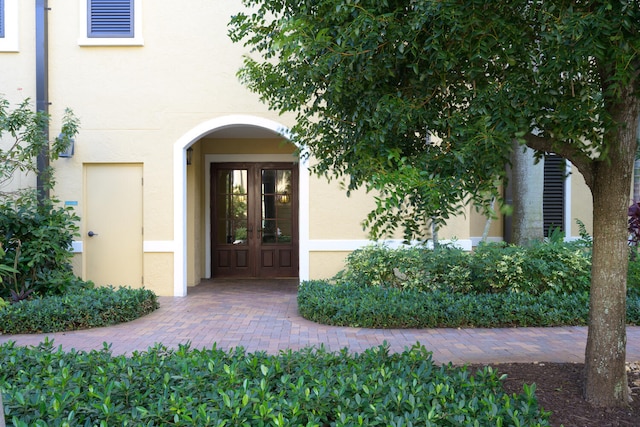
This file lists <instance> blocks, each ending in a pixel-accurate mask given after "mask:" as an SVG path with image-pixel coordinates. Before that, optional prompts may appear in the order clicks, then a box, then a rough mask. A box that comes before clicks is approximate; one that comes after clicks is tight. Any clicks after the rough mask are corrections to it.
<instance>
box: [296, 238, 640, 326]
mask: <svg viewBox="0 0 640 427" xmlns="http://www.w3.org/2000/svg"><path fill="white" fill-rule="evenodd" d="M590 269H591V260H590V251H589V246H588V244H585V243H584V242H577V243H572V244H564V243H559V242H555V243H553V242H552V243H539V244H535V245H533V246H531V247H528V248H521V247H516V246H506V245H502V244H490V245H483V246H480V247H479V248H477V250H476V251H474V252H473V253H469V252H464V251H462V250H460V249H456V248H450V247H445V248H443V249H441V250H438V251H433V250H429V249H424V248H406V249H389V248H386V247H383V246H370V247H366V248H363V249H361V250H357V251H354V252H353V253H352V254H350V255H349V256H348V257H347V268H346V269H345V270H344V271H343V272H341V273H339V274H338V275H336V276H335V277H334V278H333V279H331V280H329V281H322V280H319V281H309V282H305V283H303V284H302V286H301V287H300V290H299V292H298V309H299V311H300V314H301V315H302V316H303V317H305V318H306V319H309V320H312V321H315V322H318V323H323V324H328V325H335V326H355V327H367V328H433V327H487V328H490V327H510V326H523V327H524V326H566V325H585V324H587V321H588V311H589V285H590V279H591V272H590ZM638 271H640V261H638V260H635V261H632V262H631V263H630V267H629V272H630V274H629V292H628V300H627V321H628V323H629V324H634V325H637V324H640V279H637V278H638V277H640V273H638Z"/></svg>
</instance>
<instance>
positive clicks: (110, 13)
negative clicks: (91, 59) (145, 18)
mask: <svg viewBox="0 0 640 427" xmlns="http://www.w3.org/2000/svg"><path fill="white" fill-rule="evenodd" d="M79 1H80V38H79V40H78V43H79V44H80V45H81V46H142V45H143V44H144V42H143V40H142V32H141V28H142V20H141V9H142V0H79Z"/></svg>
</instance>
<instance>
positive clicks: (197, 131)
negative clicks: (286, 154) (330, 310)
mask: <svg viewBox="0 0 640 427" xmlns="http://www.w3.org/2000/svg"><path fill="white" fill-rule="evenodd" d="M237 127H249V128H251V127H253V128H262V129H266V130H270V131H272V132H273V133H274V134H277V135H280V136H281V137H282V138H286V139H287V140H289V141H290V142H291V143H292V144H294V145H297V144H296V142H295V140H294V139H293V137H292V133H291V131H290V129H289V127H288V126H287V125H285V124H283V123H280V122H277V121H275V120H270V119H267V118H265V117H259V116H252V115H247V114H229V115H222V116H220V117H216V118H213V119H209V120H204V121H202V122H200V123H198V124H196V125H195V126H193V127H192V128H190V129H188V130H187V131H185V133H183V134H182V135H181V136H179V137H178V139H177V140H176V141H175V142H174V143H173V162H172V166H173V239H172V240H170V241H167V246H166V247H164V250H165V251H166V252H172V253H173V295H174V296H177V297H184V296H186V295H187V149H188V148H189V147H191V146H192V145H194V144H196V143H198V142H199V141H200V140H201V139H202V138H204V137H206V136H207V135H210V134H212V133H214V132H216V131H218V130H223V129H231V128H237ZM297 146H298V148H299V149H300V150H301V152H302V153H304V154H303V155H301V156H300V158H299V164H298V180H299V183H298V190H299V193H298V226H299V234H298V237H299V242H298V243H299V256H300V257H299V263H300V264H299V267H298V277H299V279H300V280H308V279H309V277H310V276H309V274H310V264H309V261H310V259H309V255H310V246H309V245H310V242H309V215H310V211H309V184H310V172H309V157H308V156H307V155H306V154H307V153H308V152H307V150H306V149H305V148H304V147H301V146H299V145H297ZM260 157H261V158H265V155H261V156H260ZM204 167H205V169H206V167H207V163H205V166H204ZM204 174H205V175H206V171H205V173H204ZM205 185H206V178H205ZM205 208H206V207H205ZM205 240H206V239H205ZM210 249H211V248H209V251H210ZM208 255H209V256H210V255H211V254H210V253H209V254H208ZM210 275H211V271H210V270H209V275H208V276H207V277H211V276H210Z"/></svg>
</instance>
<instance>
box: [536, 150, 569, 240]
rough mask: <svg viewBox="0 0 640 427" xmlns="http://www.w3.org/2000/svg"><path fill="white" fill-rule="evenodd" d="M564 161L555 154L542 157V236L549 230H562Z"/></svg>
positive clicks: (546, 234) (547, 233)
mask: <svg viewBox="0 0 640 427" xmlns="http://www.w3.org/2000/svg"><path fill="white" fill-rule="evenodd" d="M565 168H566V166H565V160H564V159H563V158H562V157H560V156H557V155H555V154H548V155H546V156H545V157H544V190H543V191H544V193H543V196H542V212H543V217H544V235H545V236H546V237H548V236H549V230H550V229H551V228H552V227H553V228H559V229H560V230H562V231H565V229H564V201H565V200H564V199H565V192H564V181H565V179H566V171H565Z"/></svg>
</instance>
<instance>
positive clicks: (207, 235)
mask: <svg viewBox="0 0 640 427" xmlns="http://www.w3.org/2000/svg"><path fill="white" fill-rule="evenodd" d="M275 138H277V139H279V140H280V141H284V143H285V144H287V143H288V144H289V145H291V142H289V141H290V139H289V133H288V129H287V128H286V127H285V126H283V125H282V124H280V123H277V122H274V121H271V120H267V119H263V118H258V117H253V116H243V115H242V116H241V115H234V116H225V117H221V118H217V119H213V120H209V121H207V122H204V123H202V124H201V125H199V126H197V127H195V128H194V129H192V130H191V131H189V132H188V133H187V134H185V135H184V136H183V137H181V138H180V139H179V140H178V141H177V142H176V143H175V144H174V171H175V174H174V245H175V246H174V295H175V296H184V295H186V293H187V284H188V280H187V272H188V271H189V269H190V268H191V269H193V265H192V264H189V263H190V262H191V263H192V262H193V257H192V254H193V244H192V243H193V242H192V239H193V238H194V233H199V232H201V233H202V236H200V235H198V236H199V238H201V239H202V246H201V247H202V251H201V254H200V255H199V256H202V259H203V260H204V261H203V263H202V265H200V266H199V267H198V268H200V269H201V271H202V276H201V277H204V278H208V277H212V276H215V275H216V274H217V273H220V272H221V270H220V269H219V268H218V267H220V265H215V263H213V262H212V259H213V258H212V257H214V256H217V257H218V258H216V259H218V260H220V261H221V262H222V264H223V266H224V265H228V264H225V262H226V260H225V257H229V256H230V257H233V256H236V258H235V259H236V260H237V259H238V258H237V255H238V252H239V251H240V246H241V244H239V243H238V242H240V241H242V240H243V239H242V237H243V235H242V233H243V232H245V233H252V237H253V238H254V241H253V242H252V243H249V242H248V241H247V242H246V246H251V247H250V248H248V247H247V248H246V249H251V250H252V251H253V252H251V253H249V252H246V253H243V254H240V257H243V256H245V255H246V256H249V257H252V258H251V259H252V260H253V261H251V264H249V262H248V261H247V264H246V265H247V266H248V268H250V269H251V268H253V269H254V271H255V276H257V277H260V276H265V275H266V276H269V277H274V276H276V277H277V276H286V277H291V276H292V275H297V276H298V277H299V278H300V279H301V280H305V279H306V278H308V275H309V265H308V259H309V256H308V253H309V252H308V240H309V227H308V221H309V172H308V167H307V164H306V161H298V160H297V159H296V158H293V157H292V154H291V153H289V154H288V155H287V154H283V153H277V152H274V150H273V149H268V148H265V147H266V146H268V145H269V144H267V142H268V141H270V143H271V144H272V143H273V140H274V139H275ZM247 141H249V142H247ZM261 142H264V143H265V144H263V146H260V143H261ZM242 144H244V145H242ZM272 146H273V145H271V147H272ZM230 147H231V148H230ZM189 148H191V149H193V148H195V150H194V152H195V153H197V155H198V161H197V162H192V164H191V165H189V166H187V149H189ZM270 150H271V151H270ZM194 167H195V168H199V169H197V170H198V171H199V173H201V178H202V182H201V184H202V197H203V200H202V211H203V218H204V223H203V227H202V228H203V230H201V231H198V227H195V229H194V227H187V224H188V222H189V221H188V219H189V217H188V215H187V210H188V209H187V207H188V206H187V204H188V201H187V200H188V197H190V194H191V193H193V189H192V188H191V187H188V185H187V175H188V174H187V171H189V177H190V181H189V182H190V183H191V182H192V180H193V178H192V175H193V170H194V169H187V168H194ZM212 170H214V171H223V172H222V175H221V176H224V175H225V174H226V176H227V177H229V176H233V174H237V173H236V172H229V171H242V170H246V171H247V173H249V172H248V171H249V170H251V171H252V172H251V173H252V174H253V176H254V178H253V181H254V182H253V183H252V185H253V186H254V190H253V191H252V193H251V194H249V192H248V191H247V192H246V193H242V194H240V193H238V194H236V195H235V196H234V193H233V191H231V192H226V193H225V191H224V189H223V187H224V186H222V187H220V188H218V189H216V188H215V185H216V184H215V183H216V182H219V180H220V176H218V177H216V173H217V172H214V174H213V175H212V174H211V171H212ZM224 171H226V172H224ZM286 171H289V172H290V173H291V174H290V176H288V173H287V172H286ZM258 177H260V179H258ZM263 178H264V179H265V180H266V181H264V180H263ZM289 178H290V179H291V185H292V187H291V190H293V189H294V187H293V185H294V184H295V191H296V194H295V200H294V197H293V194H288V191H289V190H287V189H286V181H287V179H289ZM198 179H199V178H198ZM247 179H248V176H247ZM278 180H280V184H281V185H280V187H279V188H275V187H274V186H275V185H276V184H277V181H278ZM283 180H284V181H283ZM212 183H214V184H213V186H212ZM283 183H284V185H282V184H283ZM190 185H191V184H190ZM270 188H271V190H270ZM258 189H260V191H258ZM216 197H219V198H220V200H224V199H229V200H231V199H233V198H234V197H235V198H236V199H238V200H239V199H242V198H243V197H247V198H249V197H251V198H253V202H252V203H253V207H252V208H251V209H252V210H251V212H249V211H247V213H246V215H247V220H246V224H244V225H246V226H245V227H243V226H242V225H237V224H236V225H234V224H233V223H232V222H229V221H230V220H234V218H230V217H228V216H227V217H225V216H224V215H223V214H221V212H223V211H224V209H227V208H231V207H232V206H231V204H230V205H228V206H222V209H215V208H214V209H213V210H212V209H211V206H219V207H220V206H221V205H216V204H215V202H216ZM288 197H289V198H290V199H289V200H287V198H288ZM238 200H236V201H238ZM283 202H288V203H283ZM292 203H294V204H292ZM285 205H288V206H285ZM287 209H292V211H291V212H295V217H291V218H290V221H291V222H290V223H289V222H288V221H289V219H287V218H285V217H284V216H286V215H285V214H286V212H287ZM228 212H231V211H229V210H228ZM212 221H213V223H212ZM216 221H219V223H218V224H216ZM249 221H252V223H251V224H250V223H249ZM279 222H280V223H279ZM265 225H266V227H265ZM287 227H290V231H292V233H291V237H292V238H293V235H295V238H296V244H295V245H294V244H292V245H290V247H288V248H287V247H286V246H287V243H288V242H287V239H288V238H289V237H287V236H286V235H285V234H286V231H287ZM291 227H293V228H295V229H293V228H291ZM243 228H245V229H246V231H245V230H242V229H243ZM250 228H251V231H249V229H250ZM278 228H279V229H280V230H278ZM272 229H273V230H272ZM229 230H232V231H233V233H232V234H229V232H228V231H229ZM272 231H273V233H272ZM278 233H280V234H278ZM229 236H231V237H229ZM245 236H246V235H245ZM278 236H281V238H280V240H278ZM246 237H248V236H246ZM230 238H232V239H233V240H229V239H230ZM225 242H231V243H225ZM234 242H236V245H234V244H233V243H234ZM188 243H189V245H188ZM218 244H219V245H218ZM225 245H226V246H225ZM280 246H282V247H280ZM291 250H295V251H296V253H295V254H294V255H295V256H296V259H297V260H299V261H296V260H294V259H292V260H293V261H292V262H291V263H290V262H289V260H288V258H287V257H288V256H289V254H288V253H287V251H291ZM216 251H218V252H216ZM225 251H227V252H226V253H225ZM188 252H189V253H188ZM234 252H236V253H234ZM230 259H231V258H227V260H230ZM247 259H249V258H247ZM240 261H241V263H240V264H241V265H242V261H243V260H242V259H240ZM261 263H262V265H261ZM288 264H292V265H291V267H290V268H289V270H287V269H286V266H287V265H288ZM231 266H232V267H233V268H235V267H236V266H237V264H232V265H231ZM274 266H275V267H277V268H276V270H277V269H278V268H279V269H280V271H279V272H278V271H276V270H274V269H273V267H274ZM260 268H263V270H262V271H261V270H260ZM269 268H271V273H266V270H267V269H269ZM294 272H297V274H294ZM235 273H237V274H238V275H243V276H244V275H245V274H247V275H250V274H248V273H246V272H245V273H242V272H240V271H235V272H234V274H235ZM232 275H233V274H232Z"/></svg>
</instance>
